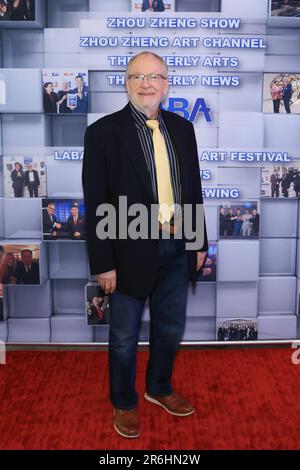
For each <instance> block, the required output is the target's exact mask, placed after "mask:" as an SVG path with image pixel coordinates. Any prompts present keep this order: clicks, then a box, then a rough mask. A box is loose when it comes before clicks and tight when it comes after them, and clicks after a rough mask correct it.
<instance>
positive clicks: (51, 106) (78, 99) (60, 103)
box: [42, 69, 89, 114]
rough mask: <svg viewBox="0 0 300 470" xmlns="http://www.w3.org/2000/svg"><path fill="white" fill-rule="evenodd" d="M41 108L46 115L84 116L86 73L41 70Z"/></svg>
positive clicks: (86, 91) (86, 97)
mask: <svg viewBox="0 0 300 470" xmlns="http://www.w3.org/2000/svg"><path fill="white" fill-rule="evenodd" d="M42 76H43V86H42V92H43V106H44V112H45V113H47V114H86V113H88V102H89V81H88V71H87V70H78V69H75V70H74V69H68V70H53V69H43V71H42Z"/></svg>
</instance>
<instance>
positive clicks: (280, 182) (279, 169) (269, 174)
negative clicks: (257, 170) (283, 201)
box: [260, 161, 300, 198]
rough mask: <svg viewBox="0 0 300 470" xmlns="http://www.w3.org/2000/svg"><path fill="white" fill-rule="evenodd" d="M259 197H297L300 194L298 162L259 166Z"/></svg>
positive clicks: (299, 164)
mask: <svg viewBox="0 0 300 470" xmlns="http://www.w3.org/2000/svg"><path fill="white" fill-rule="evenodd" d="M260 192H261V197H274V198H282V197H284V198H298V197H299V195H300V162H295V161H294V162H293V163H292V164H291V165H290V166H283V165H281V166H271V165H268V166H263V167H262V168H261V190H260Z"/></svg>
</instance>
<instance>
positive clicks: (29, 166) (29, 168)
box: [28, 163, 32, 171]
mask: <svg viewBox="0 0 300 470" xmlns="http://www.w3.org/2000/svg"><path fill="white" fill-rule="evenodd" d="M28 170H29V171H31V170H32V165H31V163H29V164H28Z"/></svg>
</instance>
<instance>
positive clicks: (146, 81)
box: [142, 77, 151, 88]
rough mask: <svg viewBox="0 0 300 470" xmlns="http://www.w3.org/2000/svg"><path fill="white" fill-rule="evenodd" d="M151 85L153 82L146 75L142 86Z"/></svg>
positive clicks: (147, 86)
mask: <svg viewBox="0 0 300 470" xmlns="http://www.w3.org/2000/svg"><path fill="white" fill-rule="evenodd" d="M149 86H151V82H150V81H149V80H148V78H147V77H144V80H142V87H143V88H149Z"/></svg>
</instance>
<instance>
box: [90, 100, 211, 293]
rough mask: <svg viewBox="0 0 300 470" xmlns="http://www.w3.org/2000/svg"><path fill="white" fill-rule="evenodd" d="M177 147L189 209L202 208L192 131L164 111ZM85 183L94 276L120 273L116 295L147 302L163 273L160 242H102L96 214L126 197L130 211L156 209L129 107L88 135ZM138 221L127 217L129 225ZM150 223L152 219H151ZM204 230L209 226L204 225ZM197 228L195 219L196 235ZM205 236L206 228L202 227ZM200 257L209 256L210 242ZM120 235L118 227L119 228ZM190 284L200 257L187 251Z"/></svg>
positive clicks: (99, 123) (183, 121)
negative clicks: (158, 275)
mask: <svg viewBox="0 0 300 470" xmlns="http://www.w3.org/2000/svg"><path fill="white" fill-rule="evenodd" d="M161 112H162V116H163V119H164V122H165V124H166V126H167V129H168V131H169V133H170V137H171V139H172V142H173V145H174V147H175V150H176V153H177V156H178V161H179V167H180V174H181V184H182V199H183V203H184V204H187V203H189V204H192V205H193V209H195V205H196V203H202V202H203V201H202V191H201V182H200V171H199V163H198V155H197V144H196V139H195V133H194V128H193V125H192V124H191V123H190V122H189V121H187V120H186V119H184V118H182V117H181V116H178V115H177V114H175V113H171V112H168V111H164V110H162V111H161ZM82 182H83V190H84V201H85V219H86V230H87V232H86V238H87V248H88V255H89V263H90V270H91V274H100V273H103V272H106V271H111V270H113V269H116V270H117V289H118V290H119V291H120V292H124V293H125V294H128V295H131V296H133V297H136V298H146V297H147V296H148V295H149V294H150V292H151V291H152V289H153V286H154V283H155V278H156V273H157V268H158V250H159V242H158V240H155V239H151V238H150V237H149V238H148V239H137V240H131V239H129V238H128V239H126V240H122V239H116V240H110V239H105V240H100V239H99V238H98V237H97V235H96V225H97V223H98V222H99V221H100V219H101V218H100V217H99V216H96V209H97V207H98V206H99V204H101V203H111V204H112V205H114V207H115V208H116V212H117V222H118V202H119V200H118V198H119V196H120V195H126V196H127V204H128V207H129V206H130V205H131V204H135V203H142V204H144V205H145V206H146V207H147V208H148V209H149V214H150V207H151V203H154V202H155V201H154V198H153V192H152V185H151V180H150V174H149V172H148V168H147V164H146V160H145V157H144V154H143V150H142V146H141V143H140V140H139V137H138V133H137V130H136V127H135V122H134V119H133V117H132V115H131V111H130V105H129V103H128V104H127V105H126V106H125V108H123V109H122V110H121V111H118V112H116V113H113V114H110V115H107V116H104V117H103V118H101V119H99V120H98V121H96V122H94V123H93V124H91V125H90V126H88V128H87V129H86V133H85V142H84V160H83V172H82ZM132 219H134V217H131V218H130V217H128V223H130V221H131V220H132ZM149 221H150V215H149ZM204 225H205V224H204ZM149 227H150V223H149ZM195 228H196V225H195V217H194V219H193V230H194V229H195ZM198 229H199V230H202V229H203V227H198ZM204 233H205V241H204V244H203V246H202V248H201V250H200V251H207V250H208V244H207V236H206V229H205V226H204ZM117 234H118V224H117ZM187 256H188V264H189V272H190V278H191V280H192V281H195V280H196V275H197V271H196V266H197V254H196V252H195V251H187Z"/></svg>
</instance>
